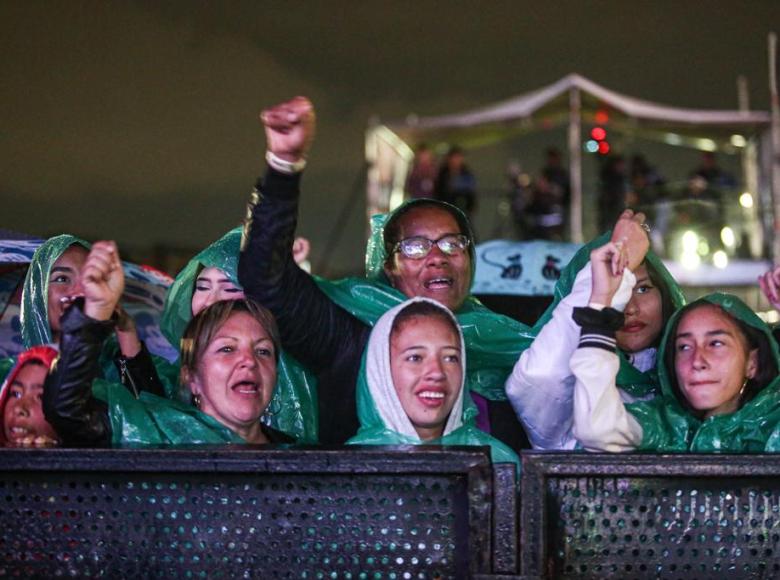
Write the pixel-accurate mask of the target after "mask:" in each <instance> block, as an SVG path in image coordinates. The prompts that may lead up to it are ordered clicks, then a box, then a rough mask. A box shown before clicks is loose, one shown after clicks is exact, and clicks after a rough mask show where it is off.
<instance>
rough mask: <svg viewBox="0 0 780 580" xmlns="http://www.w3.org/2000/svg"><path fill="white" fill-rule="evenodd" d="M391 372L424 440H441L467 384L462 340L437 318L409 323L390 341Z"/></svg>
mask: <svg viewBox="0 0 780 580" xmlns="http://www.w3.org/2000/svg"><path fill="white" fill-rule="evenodd" d="M390 371H391V374H392V378H393V385H394V386H395V391H396V393H397V394H398V399H399V401H400V402H401V407H403V410H404V412H405V413H406V415H407V416H408V417H409V420H410V421H411V422H412V425H413V426H414V428H415V430H416V431H417V434H418V435H419V436H420V439H422V440H430V439H436V438H437V437H441V435H442V433H443V431H444V426H445V424H446V422H447V417H448V416H449V414H450V411H452V406H453V405H454V404H455V400H456V399H457V398H458V394H459V391H460V387H461V382H462V380H463V367H462V364H461V352H460V338H459V337H458V335H457V333H456V332H455V330H454V329H453V328H452V326H451V325H450V324H447V323H446V322H445V321H443V320H441V319H440V318H439V317H435V316H426V317H423V316H418V317H414V318H410V319H408V320H407V321H406V322H404V323H403V324H402V325H401V326H400V328H398V329H397V330H396V331H395V332H393V333H392V335H391V337H390Z"/></svg>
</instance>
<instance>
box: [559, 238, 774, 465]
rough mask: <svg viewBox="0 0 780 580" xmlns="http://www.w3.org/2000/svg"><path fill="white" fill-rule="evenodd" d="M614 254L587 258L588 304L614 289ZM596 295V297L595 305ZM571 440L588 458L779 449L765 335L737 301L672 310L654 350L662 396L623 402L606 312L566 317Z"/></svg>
mask: <svg viewBox="0 0 780 580" xmlns="http://www.w3.org/2000/svg"><path fill="white" fill-rule="evenodd" d="M619 251H620V250H619V248H617V249H616V248H615V245H614V244H611V243H610V244H607V245H605V246H602V247H601V248H598V249H596V250H594V251H593V253H592V254H591V265H592V267H593V295H592V298H596V299H603V298H608V297H609V295H610V294H611V293H613V292H614V291H615V290H616V288H617V286H618V285H619V277H620V276H619V274H618V270H619V267H616V263H618V262H619V259H617V258H616V255H617V254H619ZM599 297H600V298H599ZM573 316H574V319H575V321H576V322H577V324H579V325H580V326H581V335H580V342H579V346H578V348H577V350H576V352H575V353H574V355H573V356H572V359H571V370H572V372H573V373H574V375H575V377H576V384H575V393H574V429H573V431H574V435H575V436H576V437H577V439H578V441H579V442H580V444H581V445H582V447H584V448H585V449H587V450H590V451H629V450H633V449H641V450H652V451H661V452H668V451H695V452H708V451H720V452H731V453H737V452H763V451H777V450H780V436H778V433H775V431H776V430H777V429H778V424H780V391H779V390H778V387H780V378H778V368H780V364H779V363H780V356H779V355H778V348H777V344H776V343H775V341H774V340H773V338H772V335H771V332H770V330H769V327H768V326H767V325H766V324H765V323H764V322H763V321H762V320H761V319H760V318H758V316H756V314H755V313H754V312H753V311H752V310H750V308H748V307H747V306H746V305H745V304H744V303H743V302H742V301H741V300H740V299H739V298H737V297H736V296H732V295H730V294H722V293H715V294H709V295H707V296H705V297H703V298H700V299H698V300H696V301H695V302H692V303H691V304H688V305H687V306H686V307H684V308H682V309H681V310H678V311H677V312H676V313H675V314H674V315H673V316H672V318H671V320H670V321H669V324H668V325H667V327H666V330H665V333H664V337H663V339H662V342H661V346H660V349H659V353H660V356H659V369H658V376H659V382H660V386H661V395H660V396H658V397H656V398H654V399H653V400H650V401H640V402H636V403H632V404H625V403H624V401H623V400H622V398H621V396H620V393H619V392H618V389H617V387H616V380H615V379H616V376H617V373H618V368H619V361H618V357H617V354H616V334H617V332H619V329H622V328H624V321H623V316H622V315H621V314H620V313H619V312H617V311H616V310H614V309H611V308H603V309H598V308H594V307H593V305H592V304H591V305H590V306H588V307H584V308H575V309H574V315H573Z"/></svg>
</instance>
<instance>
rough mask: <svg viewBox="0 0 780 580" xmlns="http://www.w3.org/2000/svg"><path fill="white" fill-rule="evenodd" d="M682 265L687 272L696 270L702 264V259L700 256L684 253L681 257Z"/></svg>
mask: <svg viewBox="0 0 780 580" xmlns="http://www.w3.org/2000/svg"><path fill="white" fill-rule="evenodd" d="M680 264H682V267H683V268H685V269H686V270H695V269H696V268H698V267H699V264H701V258H700V257H699V254H696V253H691V252H683V255H682V256H680Z"/></svg>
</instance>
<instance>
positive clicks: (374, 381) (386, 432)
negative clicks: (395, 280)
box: [347, 297, 520, 469]
mask: <svg viewBox="0 0 780 580" xmlns="http://www.w3.org/2000/svg"><path fill="white" fill-rule="evenodd" d="M414 302H429V303H431V304H433V305H435V306H436V307H438V308H441V310H442V311H443V312H446V313H447V315H448V316H452V313H451V312H450V311H449V310H447V309H446V308H444V307H442V306H441V305H439V304H438V303H437V302H434V301H432V300H429V299H427V298H419V297H418V298H412V299H410V300H407V301H405V302H403V303H401V304H399V305H397V306H395V307H393V308H391V309H390V310H389V311H387V312H386V313H385V314H384V315H382V316H381V317H380V318H379V320H377V322H376V324H375V325H374V328H373V330H372V331H371V337H370V338H369V341H368V346H367V347H366V351H365V352H364V354H363V360H362V364H361V370H360V378H359V380H358V385H357V403H358V418H359V419H360V430H359V431H358V433H357V435H355V436H354V437H353V438H351V439H350V440H349V441H347V443H348V444H364V445H401V444H407V445H486V446H489V447H490V450H491V457H492V459H493V462H494V463H509V462H512V463H515V464H516V465H517V466H518V469H519V467H520V460H519V458H518V457H517V455H516V454H515V453H514V452H513V451H512V450H511V449H510V448H509V447H507V446H506V445H504V444H503V443H501V442H500V441H498V439H495V438H493V437H491V436H490V435H488V434H487V433H484V432H482V431H480V430H479V429H478V428H477V427H476V425H475V424H474V419H475V417H476V414H477V409H476V407H474V404H473V403H472V402H471V398H470V397H464V388H463V385H464V382H463V379H461V384H460V389H459V391H458V396H457V398H456V400H455V403H454V405H453V407H452V411H451V412H450V415H449V416H448V418H447V422H446V424H445V426H444V431H443V435H442V436H441V437H439V438H438V439H435V440H432V441H423V440H421V439H420V437H419V436H418V435H417V432H416V431H415V429H414V426H413V425H412V422H411V421H410V420H409V417H408V416H407V415H406V413H405V412H404V410H403V407H402V406H401V402H400V400H399V399H398V395H397V393H396V390H395V387H394V386H393V379H392V375H391V373H390V332H391V329H392V326H393V321H394V320H395V318H396V316H398V314H399V312H401V311H402V310H403V309H404V308H405V307H406V306H408V305H409V304H412V303H414ZM458 334H459V338H460V342H461V345H463V342H464V341H463V334H462V333H460V332H459V333H458ZM461 348H462V349H463V352H464V353H465V352H466V349H465V348H464V347H463V346H461ZM466 359H467V355H464V356H463V357H462V359H461V360H462V364H463V367H464V369H465V368H467V361H466Z"/></svg>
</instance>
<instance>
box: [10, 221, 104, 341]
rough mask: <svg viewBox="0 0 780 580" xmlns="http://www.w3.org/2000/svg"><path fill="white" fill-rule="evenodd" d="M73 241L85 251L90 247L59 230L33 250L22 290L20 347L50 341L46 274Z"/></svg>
mask: <svg viewBox="0 0 780 580" xmlns="http://www.w3.org/2000/svg"><path fill="white" fill-rule="evenodd" d="M74 244H78V245H79V246H82V247H83V248H84V249H86V250H87V251H89V249H90V248H91V247H92V246H91V245H90V244H89V243H88V242H85V241H84V240H82V239H80V238H77V237H75V236H71V235H68V234H62V235H59V236H54V237H53V238H49V239H48V240H46V241H45V242H44V243H43V244H41V245H40V246H39V247H38V249H37V250H35V254H33V257H32V260H31V261H30V267H29V268H28V269H27V275H26V276H25V278H24V289H23V291H22V308H21V313H20V321H21V325H22V341H23V343H24V348H30V347H33V346H38V345H41V344H51V343H52V341H53V339H52V334H51V327H50V326H49V308H48V296H49V274H50V273H51V268H52V266H53V265H54V262H56V261H57V260H58V259H59V257H60V256H62V254H63V253H65V250H67V249H68V248H69V247H70V246H72V245H74Z"/></svg>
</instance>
